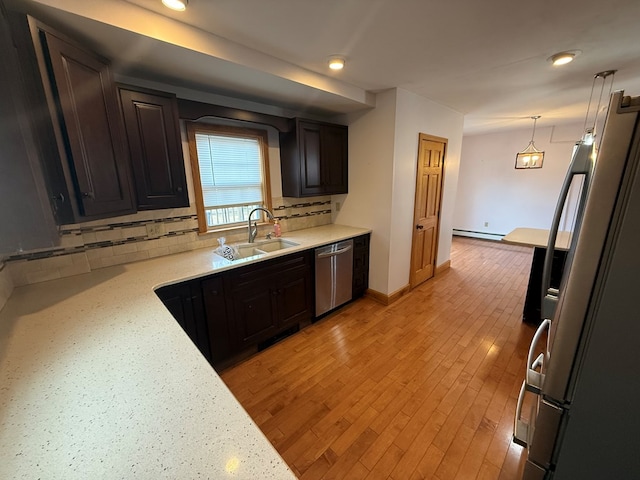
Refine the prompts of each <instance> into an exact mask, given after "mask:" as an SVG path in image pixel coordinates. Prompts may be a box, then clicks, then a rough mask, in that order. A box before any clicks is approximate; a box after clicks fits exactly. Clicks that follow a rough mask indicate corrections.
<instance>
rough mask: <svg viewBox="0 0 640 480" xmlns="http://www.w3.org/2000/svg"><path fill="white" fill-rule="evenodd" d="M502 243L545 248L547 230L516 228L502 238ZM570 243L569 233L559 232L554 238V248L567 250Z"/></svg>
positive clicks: (547, 237) (547, 238)
mask: <svg viewBox="0 0 640 480" xmlns="http://www.w3.org/2000/svg"><path fill="white" fill-rule="evenodd" d="M502 241H503V242H504V243H510V244H511V245H522V246H525V247H539V248H547V244H548V243H549V230H544V229H542V228H525V227H518V228H516V229H514V230H512V231H511V232H509V233H508V234H507V235H505V236H504V237H503V238H502ZM570 243H571V232H566V231H560V232H558V235H557V236H556V248H557V249H558V250H568V249H569V245H570Z"/></svg>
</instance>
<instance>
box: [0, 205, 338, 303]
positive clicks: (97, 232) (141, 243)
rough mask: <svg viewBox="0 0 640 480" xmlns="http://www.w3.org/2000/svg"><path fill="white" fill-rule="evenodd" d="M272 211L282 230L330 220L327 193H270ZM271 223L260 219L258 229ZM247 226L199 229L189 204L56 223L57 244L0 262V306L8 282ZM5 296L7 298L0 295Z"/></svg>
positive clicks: (230, 234)
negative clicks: (304, 195)
mask: <svg viewBox="0 0 640 480" xmlns="http://www.w3.org/2000/svg"><path fill="white" fill-rule="evenodd" d="M272 207H273V215H274V217H276V218H278V219H279V220H280V223H281V226H282V232H283V234H284V235H286V232H290V231H294V230H301V229H304V228H310V227H316V226H320V225H327V224H329V223H331V198H330V197H314V198H309V199H298V198H274V199H273V201H272ZM271 229H272V228H271V226H270V225H263V226H261V227H260V228H259V232H258V235H259V236H264V235H265V234H266V233H267V232H268V231H270V230H271ZM246 230H247V229H246V227H239V228H234V229H230V230H228V231H225V232H218V233H210V234H204V235H200V234H198V219H197V216H196V215H195V214H194V213H193V212H192V211H191V210H190V209H188V208H185V209H176V210H156V211H153V212H141V213H138V214H135V215H130V216H127V217H119V218H117V219H105V220H102V221H93V222H88V223H83V224H76V225H64V226H62V227H60V229H59V233H60V237H61V242H60V246H59V247H56V248H51V249H41V250H33V251H24V252H17V253H15V254H13V255H10V256H8V257H6V258H5V259H4V261H2V262H0V308H1V307H2V305H4V302H3V301H2V300H3V296H4V295H5V292H9V293H8V294H6V297H7V298H8V295H10V293H11V290H12V289H13V287H14V286H15V287H17V286H21V285H28V284H32V283H38V282H44V281H47V280H53V279H56V278H63V277H68V276H71V275H78V274H81V273H87V272H90V271H92V270H96V269H99V268H104V267H109V266H112V265H121V264H124V263H130V262H135V261H138V260H145V259H149V258H154V257H158V256H163V255H169V254H172V253H178V252H185V251H188V250H195V249H198V248H207V247H209V248H213V247H216V246H217V245H218V241H217V239H218V238H219V237H222V236H224V237H226V239H227V240H226V241H227V243H236V242H243V241H246V237H247V231H246ZM5 302H6V299H5Z"/></svg>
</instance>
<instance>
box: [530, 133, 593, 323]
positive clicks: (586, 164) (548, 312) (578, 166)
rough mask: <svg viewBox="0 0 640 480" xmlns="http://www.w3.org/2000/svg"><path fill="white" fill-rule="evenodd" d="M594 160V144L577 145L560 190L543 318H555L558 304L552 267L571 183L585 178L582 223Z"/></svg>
mask: <svg viewBox="0 0 640 480" xmlns="http://www.w3.org/2000/svg"><path fill="white" fill-rule="evenodd" d="M594 159H595V146H594V145H593V143H591V142H585V141H583V140H581V141H579V142H578V143H577V144H576V149H575V151H574V153H573V158H572V159H571V164H570V165H569V170H568V172H567V175H566V176H565V178H564V183H563V184H562V189H561V190H560V197H559V198H558V203H557V205H556V210H555V212H554V214H553V220H552V221H551V228H550V229H549V240H548V242H547V252H546V254H545V257H544V267H543V269H542V318H553V313H554V312H555V309H556V305H557V303H558V297H557V293H556V292H551V291H550V287H551V266H552V264H553V254H554V251H555V248H556V239H557V238H558V229H559V228H560V220H561V218H562V212H563V211H564V206H565V203H566V202H567V196H568V195H569V190H570V189H571V183H572V182H573V178H574V177H575V176H576V175H584V176H585V178H584V183H583V185H582V192H581V194H580V203H579V205H578V212H577V217H576V218H578V222H580V218H581V217H582V211H583V209H584V204H585V200H586V197H587V190H588V187H589V181H590V178H591V172H592V171H593V163H594ZM578 227H579V223H578V225H576V226H575V228H578ZM554 293H555V295H554Z"/></svg>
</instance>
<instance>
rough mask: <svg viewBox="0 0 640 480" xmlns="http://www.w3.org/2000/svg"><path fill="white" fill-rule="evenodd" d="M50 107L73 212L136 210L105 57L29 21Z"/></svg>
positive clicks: (95, 213) (98, 213) (99, 213)
mask: <svg viewBox="0 0 640 480" xmlns="http://www.w3.org/2000/svg"><path fill="white" fill-rule="evenodd" d="M30 24H31V29H32V34H34V36H36V38H35V39H34V40H35V43H36V52H37V54H39V55H38V56H39V57H40V58H39V60H40V68H41V73H42V74H43V80H45V83H47V81H48V86H49V87H50V88H47V87H45V92H47V93H49V99H48V100H49V105H50V107H52V113H53V115H52V117H54V125H55V126H57V128H56V131H57V133H58V135H59V138H58V145H59V147H60V148H63V147H64V150H65V151H64V153H63V154H62V153H61V157H63V158H65V157H66V158H67V159H68V164H67V165H66V167H67V168H65V170H66V171H65V174H66V177H67V180H68V182H69V183H73V184H74V186H75V196H76V200H77V204H76V205H77V207H76V208H77V212H76V213H77V214H78V215H79V216H82V217H85V218H87V219H89V218H101V217H107V216H113V215H117V214H127V213H133V212H135V204H134V198H133V195H132V191H131V184H130V169H129V158H128V154H127V151H126V147H125V141H124V131H123V126H122V121H121V118H120V115H119V107H118V100H117V97H116V90H115V84H114V81H113V76H112V74H111V70H110V68H109V63H108V62H107V60H105V59H104V58H101V57H99V56H98V55H96V54H95V53H93V52H90V51H88V50H86V49H84V48H83V47H82V46H80V45H78V44H76V43H75V42H74V41H73V40H70V39H68V38H66V37H65V36H63V35H62V34H60V33H58V32H56V31H55V30H52V29H50V28H49V27H47V26H44V25H43V24H41V23H40V22H37V21H32V19H30Z"/></svg>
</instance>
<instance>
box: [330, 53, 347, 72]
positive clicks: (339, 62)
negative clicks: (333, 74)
mask: <svg viewBox="0 0 640 480" xmlns="http://www.w3.org/2000/svg"><path fill="white" fill-rule="evenodd" d="M329 68H330V69H331V70H342V69H343V68H344V57H341V56H339V55H333V56H331V57H329Z"/></svg>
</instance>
